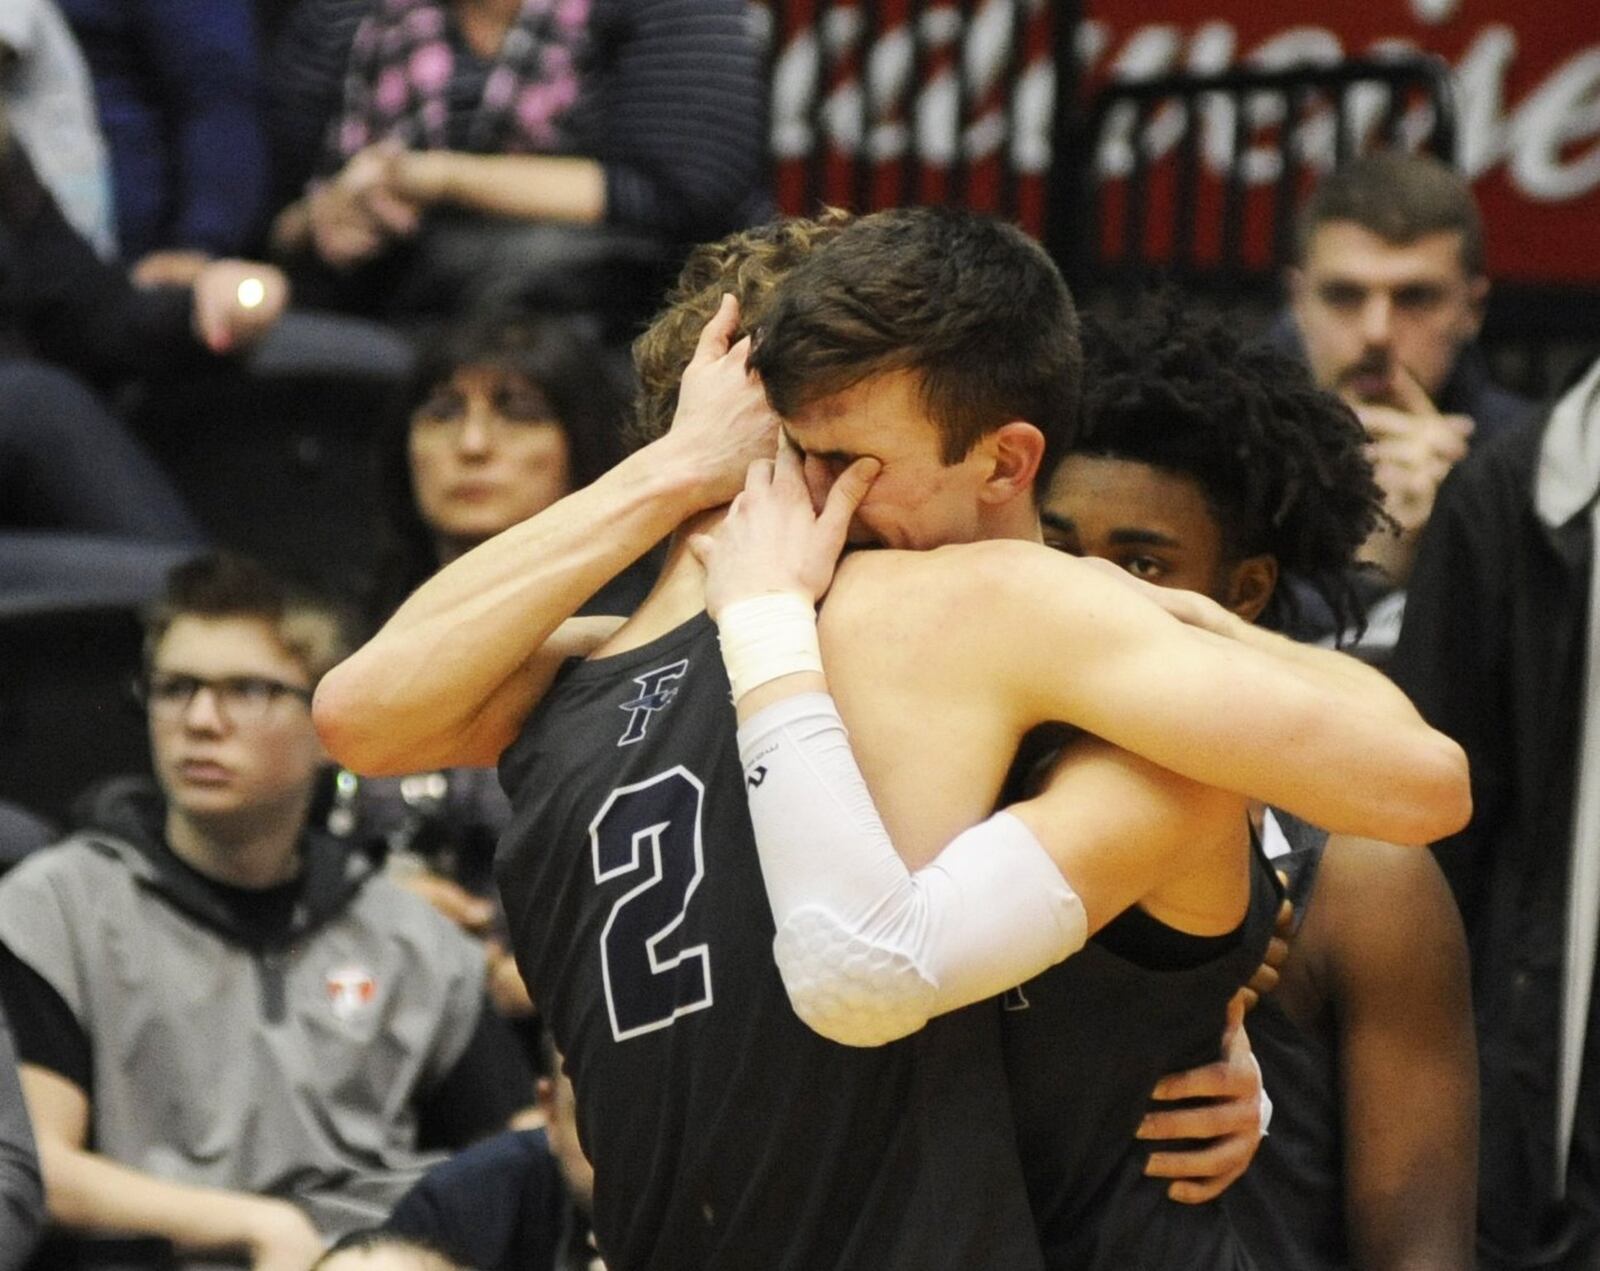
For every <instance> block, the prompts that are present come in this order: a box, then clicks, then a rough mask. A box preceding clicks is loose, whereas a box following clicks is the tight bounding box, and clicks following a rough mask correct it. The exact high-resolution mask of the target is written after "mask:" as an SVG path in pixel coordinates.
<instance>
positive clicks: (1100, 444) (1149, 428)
mask: <svg viewBox="0 0 1600 1271" xmlns="http://www.w3.org/2000/svg"><path fill="white" fill-rule="evenodd" d="M1235 325H1236V324H1235ZM1083 345H1084V395H1083V414H1082V427H1081V431H1080V433H1079V437H1078V441H1077V443H1076V444H1075V445H1074V446H1073V453H1076V454H1087V455H1096V456H1104V457H1107V458H1114V459H1128V460H1133V461H1135V462H1138V463H1146V464H1149V465H1150V466H1152V467H1154V468H1159V469H1161V470H1162V471H1164V472H1169V473H1172V474H1175V475H1177V476H1182V477H1188V478H1189V479H1190V480H1192V481H1194V482H1195V484H1196V485H1198V486H1199V487H1200V490H1201V492H1202V494H1203V495H1204V496H1205V499H1206V503H1207V506H1208V507H1209V508H1210V510H1211V512H1212V515H1213V516H1215V517H1216V521H1217V525H1218V526H1219V527H1220V529H1221V531H1222V544H1223V553H1224V556H1225V558H1226V559H1227V560H1228V561H1230V562H1233V561H1239V560H1242V559H1244V558H1245V557H1248V556H1257V555H1271V556H1274V557H1276V558H1277V561H1278V568H1279V570H1280V575H1287V576H1289V577H1290V578H1296V579H1299V580H1301V581H1302V582H1303V583H1304V584H1305V585H1307V586H1309V587H1310V588H1311V589H1312V591H1314V592H1315V593H1317V594H1318V595H1320V596H1321V597H1322V599H1323V600H1324V601H1325V602H1326V603H1327V605H1328V606H1329V608H1330V609H1331V610H1332V612H1333V615H1334V617H1335V618H1336V619H1337V621H1338V623H1339V627H1340V629H1349V628H1351V627H1354V628H1356V629H1357V630H1359V629H1360V628H1361V626H1362V623H1363V621H1364V612H1363V605H1362V601H1361V596H1360V593H1359V590H1358V587H1357V585H1356V578H1357V576H1358V573H1359V569H1360V567H1358V566H1357V565H1356V561H1355V554H1356V550H1357V549H1358V548H1359V547H1360V546H1361V544H1362V543H1363V542H1365V541H1366V539H1367V536H1368V535H1369V534H1371V533H1372V531H1373V530H1374V528H1376V527H1377V526H1378V525H1379V524H1380V523H1382V522H1383V521H1385V520H1386V518H1385V515H1384V512H1383V507H1382V500H1383V496H1382V492H1381V491H1380V490H1379V488H1378V486H1377V483H1376V482H1375V481H1374V479H1373V475H1372V464H1371V462H1370V461H1369V460H1368V458H1367V455H1366V450H1365V443H1366V434H1365V432H1364V431H1363V429H1362V427H1361V424H1360V421H1359V420H1357V419H1356V417H1355V414H1354V413H1353V412H1352V411H1351V410H1350V408H1349V407H1348V406H1346V405H1345V404H1344V402H1342V401H1341V400H1340V399H1339V398H1337V397H1335V396H1334V395H1333V394H1332V393H1327V392H1324V391H1323V390H1321V389H1319V388H1318V387H1317V386H1316V384H1315V383H1314V382H1313V381H1312V379H1311V375H1310V372H1309V371H1307V370H1306V368H1305V367H1304V366H1303V365H1302V364H1301V363H1300V362H1298V361H1297V360H1295V359H1294V358H1292V357H1290V356H1288V355H1287V354H1284V353H1281V352H1279V351H1278V350H1276V349H1273V348H1269V347H1267V346H1265V345H1262V344H1259V343H1247V342H1246V341H1245V340H1244V339H1243V338H1241V336H1240V335H1239V334H1237V332H1236V330H1235V329H1234V326H1232V325H1228V324H1227V323H1225V321H1224V320H1223V319H1222V318H1221V317H1219V316H1216V315H1214V314H1210V313H1205V312H1201V311H1197V310H1195V309H1193V308H1186V307H1184V306H1183V305H1182V304H1181V303H1180V302H1179V300H1178V299H1177V297H1175V296H1174V295H1173V294H1171V293H1162V294H1158V295H1155V296H1152V297H1150V298H1149V299H1148V300H1147V301H1146V302H1145V303H1143V304H1141V305H1140V306H1139V307H1138V308H1137V309H1136V311H1135V312H1134V313H1133V314H1132V315H1131V316H1129V317H1126V318H1122V319H1118V320H1100V319H1096V318H1094V317H1092V316H1090V317H1088V318H1087V319H1086V321H1085V323H1084V330H1083ZM1284 581H1285V580H1283V579H1282V578H1280V583H1279V585H1278V587H1277V588H1276V589H1275V590H1274V592H1273V595H1272V598H1271V600H1270V601H1269V602H1268V605H1267V608H1266V610H1265V611H1264V612H1263V613H1262V615H1261V622H1262V623H1263V625H1266V626H1269V627H1274V628H1279V629H1281V628H1283V627H1286V626H1288V625H1290V624H1291V623H1292V622H1293V620H1294V619H1295V617H1296V616H1297V604H1296V599H1295V595H1294V588H1293V587H1291V586H1286V585H1284Z"/></svg>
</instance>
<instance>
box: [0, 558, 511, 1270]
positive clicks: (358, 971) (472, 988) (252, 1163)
mask: <svg viewBox="0 0 1600 1271" xmlns="http://www.w3.org/2000/svg"><path fill="white" fill-rule="evenodd" d="M346 647H347V646H346V642H345V637H344V634H343V632H342V630H341V628H340V623H339V620H338V617H337V615H336V614H335V613H333V612H332V611H331V610H330V609H329V608H328V607H327V606H325V605H324V604H322V603H321V602H319V601H317V600H316V599H314V598H312V597H310V596H307V595H303V594H300V593H298V592H296V591H294V590H293V589H291V588H289V587H287V586H285V585H284V584H282V583H280V582H279V581H278V580H276V579H274V578H273V577H271V576H270V575H269V574H267V573H266V572H265V571H263V570H262V569H260V568H259V567H258V566H256V565H254V564H252V563H250V562H248V561H244V560H240V559H237V558H231V557H208V558H203V559H201V560H197V561H194V562H192V563H190V564H187V565H184V566H182V567H180V568H179V569H178V570H176V571H174V573H173V575H172V579H171V582H170V585H169V588H168V591H167V594H166V596H165V597H164V598H163V599H162V600H161V601H160V602H158V603H157V605H156V606H155V607H154V609H153V610H152V611H151V612H150V614H149V615H148V616H147V619H146V639H145V670H144V673H143V675H142V677H141V681H140V685H139V696H140V698H141V700H142V701H143V702H144V703H145V706H146V709H147V712H148V716H149V726H150V744H151V752H152V758H153V760H154V767H155V774H156V783H157V786H158V787H159V790H158V791H148V790H142V789H140V790H136V789H133V788H130V787H129V786H128V785H127V784H125V783H119V784H117V785H116V786H114V787H112V788H111V789H110V790H109V791H108V793H107V795H106V797H104V798H102V799H101V800H99V806H98V807H97V809H96V815H95V817H94V823H95V826H96V828H94V829H92V830H89V831H86V832H84V833H81V834H78V835H76V836H75V837H73V838H72V839H69V840H68V841H67V842H66V843H64V844H62V845H60V846H59V847H56V848H52V849H48V850H45V851H42V852H40V853H37V854H36V855H35V856H34V857H32V858H30V859H29V860H28V861H27V862H26V863H25V864H24V865H22V866H19V867H18V868H17V869H16V870H14V871H13V872H12V873H11V874H10V875H8V876H7V877H6V878H5V880H4V883H3V884H0V942H3V944H4V948H3V949H0V998H3V999H4V1001H5V1003H6V1006H7V1007H8V1012H9V1014H10V1015H11V1017H12V1019H13V1020H14V1021H16V1023H15V1028H16V1031H17V1039H18V1051H19V1057H20V1060H21V1074H22V1085H23V1091H24V1094H25V1096H26V1099H27V1103H28V1107H29V1111H30V1113H31V1114H32V1116H33V1120H34V1124H35V1127H36V1131H37V1135H38V1139H39V1148H40V1157H41V1163H42V1166H43V1171H44V1178H45V1189H46V1198H47V1201H48V1206H49V1211H50V1217H51V1219H52V1220H53V1222H55V1223H56V1224H57V1225H58V1226H61V1227H64V1228H68V1229H71V1230H77V1231H90V1232H97V1231H117V1232H132V1233H137V1234H143V1235H150V1236H156V1237H160V1238H164V1239H166V1240H168V1241H170V1242H171V1243H172V1244H173V1245H174V1246H175V1247H176V1249H177V1250H178V1251H179V1252H180V1254H184V1255H188V1254H205V1255H221V1254H227V1255H244V1256H246V1257H248V1258H249V1260H250V1262H251V1264H252V1265H253V1266H255V1267H258V1268H263V1267H269V1268H284V1269H285V1271H289V1269H293V1268H300V1269H303V1268H304V1267H306V1266H308V1265H309V1264H310V1263H311V1262H312V1261H313V1260H314V1259H315V1257H316V1256H317V1254H318V1252H319V1251H320V1249H321V1247H322V1245H323V1243H324V1241H325V1240H327V1239H329V1238H332V1237H334V1236H337V1235H340V1234H342V1233H344V1232H346V1231H349V1230H352V1229H355V1228H358V1227H363V1226H370V1225H371V1224H373V1223H375V1222H377V1221H379V1220H381V1219H382V1218H383V1217H384V1216H385V1215H386V1214H387V1212H388V1209H389V1207H390V1205H391V1204H392V1203H393V1202H394V1200H396V1199H397V1198H398V1197H399V1196H400V1195H401V1194H402V1193H403V1192H404V1191H405V1190H406V1189H407V1188H408V1187H409V1186H410V1185H411V1183H413V1182H415V1181H416V1179H417V1178H418V1177H419V1176H420V1174H421V1173H422V1171H423V1169H424V1168H425V1167H426V1166H427V1165H429V1164H431V1163H432V1161H433V1160H435V1159H437V1158H436V1157H434V1156H430V1155H429V1154H427V1153H424V1152H422V1151H420V1150H419V1147H418V1140H419V1127H420V1126H422V1125H424V1124H430V1123H432V1122H433V1120H434V1119H435V1118H439V1119H440V1121H441V1123H443V1122H442V1118H443V1116H448V1125H449V1130H450V1133H451V1135H452V1137H453V1138H454V1139H455V1141H458V1142H459V1141H465V1140H466V1139H468V1138H471V1137H473V1136H475V1135H476V1134H479V1133H483V1132H486V1131H490V1130H494V1129H498V1128H501V1127H502V1126H503V1125H504V1124H505V1123H506V1121H507V1120H508V1118H509V1116H510V1115H511V1113H512V1112H514V1111H515V1110H516V1109H517V1107H518V1106H519V1105H521V1104H524V1103H527V1102H528V1101H529V1100H528V1095H529V1094H530V1090H529V1088H528V1087H527V1086H526V1085H524V1086H522V1087H521V1088H520V1089H519V1088H518V1083H516V1082H514V1081H506V1080H504V1074H502V1073H498V1072H495V1071H493V1069H492V1067H491V1065H490V1064H489V1062H488V1059H487V1056H489V1055H491V1054H496V1053H500V1052H499V1051H498V1049H497V1048H496V1047H494V1046H492V1045H491V1044H490V1043H491V1039H490V1038H489V1036H488V1033H487V1031H486V1030H489V1029H493V1028H495V1027H497V1026H498V1024H497V1021H496V1019H495V1017H494V1015H493V1012H491V1011H489V1010H486V1009H485V1006H484V994H483V973H484V961H483V952H482V949H481V948H479V947H478V946H477V945H475V944H474V943H473V942H472V941H470V940H469V939H468V938H467V937H465V936H463V935H462V934H461V933H460V932H459V931H457V930H456V928H455V927H454V926H453V925H452V924H451V923H449V922H448V921H446V920H445V919H443V918H441V917H439V916H438V915H437V914H436V913H435V912H434V911H433V910H432V909H431V908H430V907H429V906H428V905H427V904H426V903H424V902H422V901H420V900H418V899H417V898H415V897H413V896H411V895H410V894H409V893H406V892H403V891H401V890H400V889H399V888H397V887H394V886H393V885H391V884H390V883H388V882H387V881H386V880H385V879H383V878H382V877H380V876H378V875H376V874H375V873H374V869H373V865H372V863H371V862H370V861H368V860H366V859H365V858H364V857H362V856H361V855H360V854H359V853H353V852H351V851H349V850H348V849H347V848H346V846H345V845H344V844H342V843H340V842H338V841H337V840H334V839H331V838H329V837H326V836H325V835H322V834H320V833H318V832H316V831H313V830H310V829H308V827H307V816H308V813H309V810H310V806H311V801H312V794H313V789H314V786H315V784H316V780H317V775H318V770H319V768H320V767H321V765H322V764H323V763H324V762H325V756H324V754H323V751H322V747H321V745H320V743H319V742H318V740H317V735H316V731H315V729H314V728H313V727H312V724H311V715H310V699H311V692H312V690H313V688H314V687H315V686H316V682H317V680H318V678H320V676H321V675H322V673H323V672H324V671H326V670H327V669H328V668H329V667H330V666H332V665H333V664H334V663H335V662H336V661H338V660H339V658H340V657H342V656H343V654H344V653H345V651H346Z"/></svg>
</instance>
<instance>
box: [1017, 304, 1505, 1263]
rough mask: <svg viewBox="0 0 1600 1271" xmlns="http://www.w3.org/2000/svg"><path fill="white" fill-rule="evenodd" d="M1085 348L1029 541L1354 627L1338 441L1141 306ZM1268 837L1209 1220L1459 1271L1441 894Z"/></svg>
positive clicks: (1317, 1249) (1469, 1141)
mask: <svg viewBox="0 0 1600 1271" xmlns="http://www.w3.org/2000/svg"><path fill="white" fill-rule="evenodd" d="M1095 337H1096V338H1093V339H1091V338H1090V336H1089V335H1088V334H1087V333H1086V336H1085V351H1086V354H1087V366H1086V371H1085V385H1086V387H1085V398H1084V426H1083V431H1082V434H1081V435H1080V437H1079V439H1078V441H1077V443H1076V444H1075V446H1074V449H1073V452H1072V453H1070V454H1069V455H1067V457H1066V458H1065V459H1064V460H1063V461H1062V464H1061V466H1060V467H1059V468H1057V469H1056V473H1055V476H1054V478H1053V480H1052V482H1051V485H1050V491H1049V494H1048V495H1047V497H1046V499H1045V503H1044V509H1043V520H1044V527H1045V541H1046V542H1047V543H1049V544H1050V545H1051V546H1055V547H1059V548H1061V549H1062V550H1065V551H1069V552H1072V553H1075V554H1080V555H1092V556H1098V557H1101V558H1103V559H1106V560H1110V561H1113V562H1114V563H1116V564H1117V565H1119V566H1120V567H1121V568H1123V569H1125V570H1127V571H1128V572H1129V573H1130V574H1133V575H1134V576H1135V577H1138V578H1141V579H1143V580H1145V581H1146V582H1149V583H1153V584H1155V585H1157V586H1160V587H1181V588H1187V589H1189V590H1192V591H1198V592H1201V593H1202V594H1204V595H1206V596H1209V597H1210V598H1211V599H1213V600H1215V601H1216V602H1217V603H1219V604H1221V605H1223V606H1225V607H1226V608H1228V609H1230V610H1232V611H1233V612H1234V613H1236V614H1238V615H1239V616H1240V617H1241V618H1243V619H1245V620H1246V621H1260V622H1262V623H1263V624H1264V625H1267V626H1269V627H1273V628H1277V627H1281V626H1282V625H1283V624H1284V623H1285V621H1286V620H1287V619H1288V618H1289V617H1290V616H1291V615H1289V614H1288V613H1287V612H1286V609H1287V605H1288V603H1292V601H1293V597H1294V594H1293V593H1292V592H1291V591H1290V590H1289V589H1288V588H1287V587H1280V586H1279V580H1280V579H1281V578H1282V577H1284V576H1285V575H1288V576H1292V577H1295V578H1297V579H1300V580H1302V581H1303V582H1304V583H1305V584H1306V585H1307V586H1308V587H1310V588H1311V590H1312V591H1313V592H1314V593H1316V594H1317V595H1318V596H1320V598H1321V600H1322V602H1323V603H1324V604H1325V605H1326V606H1327V609H1328V611H1329V612H1330V613H1332V614H1334V615H1336V616H1337V618H1338V620H1339V624H1340V627H1341V628H1342V629H1349V628H1351V627H1353V626H1354V625H1355V621H1356V618H1357V614H1358V610H1357V607H1356V606H1357V604H1358V601H1357V600H1356V596H1355V594H1354V588H1353V587H1352V585H1351V575H1350V567H1351V562H1352V560H1353V559H1354V556H1355V553H1356V551H1357V549H1358V548H1359V547H1360V545H1361V544H1362V542H1363V541H1365V540H1367V539H1368V538H1369V537H1370V529H1371V523H1372V520H1373V509H1374V508H1375V507H1376V506H1377V505H1378V499H1379V498H1380V493H1379V491H1378V489H1377V488H1376V487H1375V486H1374V485H1373V484H1372V478H1371V475H1370V468H1369V464H1368V461H1367V459H1366V457H1365V455H1364V453H1363V447H1364V444H1365V441H1366V438H1365V436H1364V434H1363V432H1362V429H1361V427H1360V425H1359V423H1358V421H1357V420H1355V419H1354V418H1352V416H1351V415H1350V414H1349V413H1348V412H1347V411H1345V410H1342V409H1340V408H1338V407H1337V406H1336V405H1335V404H1334V403H1333V402H1332V399H1331V398H1329V397H1328V396H1326V395H1324V394H1321V393H1317V392H1314V391H1312V389H1311V385H1310V383H1309V382H1308V381H1307V379H1306V377H1305V376H1304V374H1303V373H1302V372H1301V370H1300V368H1299V366H1298V364H1296V363H1293V362H1291V361H1290V360H1289V359H1287V358H1285V357H1284V356H1282V355H1280V354H1277V353H1274V352H1272V351H1270V350H1263V349H1256V348H1250V347H1247V346H1243V345H1241V344H1240V342H1239V341H1238V340H1237V338H1236V337H1234V336H1233V335H1232V334H1231V333H1230V332H1228V331H1227V330H1226V329H1225V328H1223V327H1222V326H1221V325H1220V324H1219V323H1217V322H1215V321H1208V320H1201V319H1197V318H1196V317H1195V316H1194V315H1193V314H1183V313H1179V312H1177V311H1176V310H1174V309H1172V308H1170V307H1156V308H1153V309H1151V310H1150V311H1148V312H1147V313H1145V314H1143V315H1141V316H1140V317H1139V318H1138V319H1136V320H1132V321H1128V322H1123V323H1119V324H1117V325H1116V326H1114V327H1111V328H1108V329H1106V330H1103V331H1097V332H1095ZM1202 367H1203V368H1204V370H1203V373H1202V371H1201V368H1202ZM1270 816H1273V814H1269V817H1270ZM1274 822H1281V827H1279V826H1277V825H1276V824H1275V823H1274ZM1280 830H1281V831H1282V832H1280ZM1267 834H1268V838H1269V841H1270V842H1272V843H1273V845H1274V846H1275V847H1276V849H1277V850H1279V851H1281V852H1283V853H1284V854H1283V855H1281V856H1277V857H1276V858H1275V864H1277V865H1278V866H1279V867H1280V868H1282V869H1285V870H1286V871H1287V872H1288V875H1289V878H1290V883H1291V889H1292V894H1293V896H1294V900H1295V920H1296V922H1297V923H1298V932H1297V934H1296V935H1295V938H1294V940H1293V942H1292V944H1291V946H1290V954H1289V959H1288V961H1287V963H1286V964H1285V965H1284V966H1283V967H1282V969H1281V974H1282V979H1281V982H1280V984H1279V985H1278V987H1277V989H1276V990H1275V991H1273V992H1271V993H1269V994H1268V995H1266V996H1265V997H1264V998H1263V999H1262V1003H1261V1006H1260V1008H1259V1009H1258V1010H1256V1011H1254V1012H1253V1013H1252V1014H1251V1016H1250V1032H1251V1035H1252V1040H1253V1042H1254V1044H1255V1048H1256V1051H1257V1053H1258V1054H1259V1056H1260V1058H1261V1064H1262V1067H1263V1069H1264V1070H1265V1076H1266V1082H1267V1087H1268V1089H1270V1090H1271V1091H1272V1093H1273V1096H1274V1098H1275V1100H1276V1102H1277V1109H1278V1110H1277V1114H1276V1116H1275V1118H1274V1121H1273V1129H1272V1134H1271V1135H1270V1136H1269V1137H1268V1138H1267V1139H1266V1140H1265V1141H1264V1142H1263V1144H1262V1148H1261V1151H1260V1153H1259V1154H1258V1155H1257V1157H1256V1160H1255V1162H1254V1163H1253V1165H1252V1166H1251V1168H1250V1171H1249V1173H1248V1174H1247V1175H1246V1176H1245V1177H1244V1179H1243V1181H1242V1182H1240V1183H1239V1184H1237V1185H1236V1186H1234V1187H1233V1188H1232V1189H1231V1190H1230V1191H1229V1192H1228V1193H1227V1196H1226V1198H1225V1201H1224V1204H1225V1206H1226V1207H1227V1208H1228V1210H1229V1212H1230V1214H1231V1216H1232V1218H1233V1220H1234V1225H1235V1226H1236V1227H1237V1228H1238V1229H1239V1231H1240V1232H1241V1234H1242V1235H1243V1236H1244V1238H1245V1243H1246V1245H1247V1247H1248V1248H1250V1249H1251V1250H1252V1251H1253V1252H1254V1254H1255V1256H1256V1258H1257V1260H1258V1261H1259V1262H1260V1263H1261V1264H1262V1265H1263V1266H1266V1265H1270V1266H1273V1267H1277V1268H1283V1269H1284V1271H1332V1269H1333V1268H1336V1267H1345V1266H1360V1267H1365V1268H1373V1269H1374V1271H1397V1269H1398V1268H1401V1267H1405V1268H1418V1269H1420V1268H1429V1269H1435V1271H1445V1269H1446V1268H1457V1267H1465V1266H1470V1265H1472V1260H1473V1220H1474V1209H1475V1190H1476V1187H1475V1184H1476V1173H1475V1165H1476V1162H1477V1155H1478V1151H1477V1113H1476V1108H1477V1066H1476V1059H1475V1053H1474V1045H1473V1030H1472V1016H1471V1008H1470V1003H1469V1000H1468V991H1467V982H1468V967H1467V951H1466V945H1465V941H1464V940H1463V937H1462V932H1461V922H1460V918H1459V915H1458V914H1457V913H1456V910H1455V906H1454V905H1453V904H1452V903H1451V899H1450V893H1449V889H1448V887H1447V886H1446V884H1445V881H1444V877H1443V875H1442V874H1441V872H1440V870H1439V867H1438V865H1437V864H1436V862H1435V861H1434V858H1433V856H1432V855H1431V854H1430V853H1427V852H1414V851H1409V850H1406V849H1404V848H1399V847H1395V846H1394V845H1392V844H1387V843H1381V842H1374V841H1371V840H1366V839H1357V838H1352V837H1349V836H1334V837H1333V838H1331V839H1330V838H1328V836H1326V835H1325V834H1322V833H1321V832H1319V831H1316V830H1314V829H1312V828H1311V827H1309V826H1305V825H1303V824H1300V823H1297V822H1294V821H1292V819H1290V818H1288V817H1286V816H1276V817H1274V821H1271V822H1269V824H1268V826H1267ZM1396 1108H1404V1109H1405V1115H1403V1116H1397V1115H1395V1114H1394V1110H1395V1109H1396Z"/></svg>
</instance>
